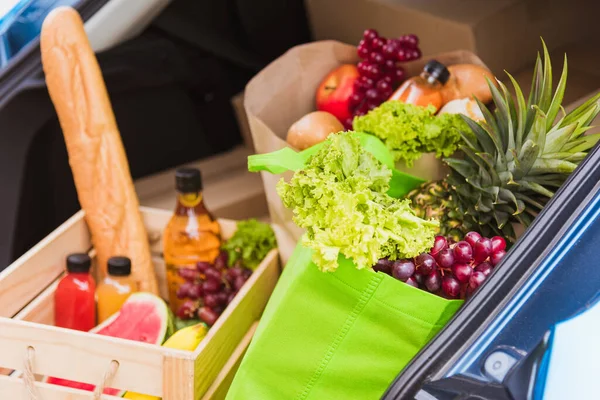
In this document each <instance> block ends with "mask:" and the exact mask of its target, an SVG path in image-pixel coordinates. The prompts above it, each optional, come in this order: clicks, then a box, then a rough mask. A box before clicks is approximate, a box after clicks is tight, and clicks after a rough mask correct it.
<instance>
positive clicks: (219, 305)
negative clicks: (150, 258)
mask: <svg viewBox="0 0 600 400" xmlns="http://www.w3.org/2000/svg"><path fill="white" fill-rule="evenodd" d="M227 261H228V259H227V253H226V252H224V251H222V252H221V253H219V255H218V256H217V258H216V259H215V261H214V263H212V264H211V263H209V262H204V261H200V262H198V263H197V264H196V268H180V269H179V270H178V273H179V276H181V277H182V278H183V279H184V280H185V281H184V282H183V283H182V284H181V285H180V286H179V288H178V290H177V297H178V298H179V299H187V300H186V301H185V302H184V303H183V304H182V305H181V307H179V310H178V311H177V316H178V317H179V318H181V319H192V318H194V317H196V316H197V317H198V318H200V319H201V320H202V321H204V322H205V323H206V324H207V325H209V326H212V325H214V323H215V322H216V321H217V319H218V318H219V316H220V315H221V314H222V313H223V310H225V307H227V305H229V303H231V302H232V301H233V299H234V297H235V295H236V294H237V293H238V291H239V290H240V289H241V288H242V286H244V283H246V281H247V280H248V278H250V275H252V270H251V269H249V268H244V267H243V266H242V265H240V264H237V265H234V266H233V267H231V268H229V267H228V266H227Z"/></svg>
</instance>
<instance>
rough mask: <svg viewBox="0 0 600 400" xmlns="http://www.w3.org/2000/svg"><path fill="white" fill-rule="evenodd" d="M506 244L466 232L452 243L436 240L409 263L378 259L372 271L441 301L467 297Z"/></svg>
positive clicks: (496, 239) (503, 251) (502, 253)
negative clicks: (459, 239)
mask: <svg viewBox="0 0 600 400" xmlns="http://www.w3.org/2000/svg"><path fill="white" fill-rule="evenodd" d="M505 249H506V241H505V240H504V239H503V238H502V237H500V236H494V237H493V238H491V239H489V238H486V237H482V236H481V235H480V234H479V233H477V232H469V233H467V234H466V235H465V239H464V240H462V241H460V242H458V243H453V242H452V241H451V240H449V239H447V238H445V237H444V236H436V238H435V242H434V245H433V247H432V249H431V250H430V251H429V253H423V254H420V255H418V256H417V257H415V258H413V259H410V260H409V259H403V260H396V261H391V260H388V259H381V260H379V262H378V263H377V264H376V265H375V266H374V267H373V269H374V270H375V271H381V272H384V273H386V274H389V275H391V276H393V277H394V278H396V279H398V280H401V281H402V282H406V283H407V284H409V285H411V286H414V287H416V288H420V289H423V290H427V291H428V292H431V293H434V294H437V295H440V296H442V297H445V298H450V299H456V298H461V299H464V298H466V297H468V296H470V295H471V294H472V293H473V292H474V291H475V290H476V289H477V288H478V287H479V286H481V284H482V283H483V282H484V281H485V279H486V278H487V276H488V275H489V274H490V273H491V272H492V270H493V268H494V267H495V266H496V265H498V263H500V261H501V260H502V258H503V257H504V255H505V254H506V251H505Z"/></svg>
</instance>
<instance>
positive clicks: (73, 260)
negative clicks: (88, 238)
mask: <svg viewBox="0 0 600 400" xmlns="http://www.w3.org/2000/svg"><path fill="white" fill-rule="evenodd" d="M91 266H92V260H91V259H90V256H88V255H87V254H85V253H75V254H71V255H69V256H68V257H67V271H69V272H73V273H77V272H90V267H91Z"/></svg>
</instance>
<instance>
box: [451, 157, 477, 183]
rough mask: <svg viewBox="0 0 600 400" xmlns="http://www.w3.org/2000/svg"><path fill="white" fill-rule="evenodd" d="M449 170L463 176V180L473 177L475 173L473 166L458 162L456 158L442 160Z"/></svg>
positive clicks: (462, 161) (468, 163)
mask: <svg viewBox="0 0 600 400" xmlns="http://www.w3.org/2000/svg"><path fill="white" fill-rule="evenodd" d="M444 161H445V162H446V163H447V164H448V166H449V167H450V168H452V169H453V170H455V171H456V172H458V173H459V174H461V175H462V176H464V177H465V178H467V177H469V176H473V175H475V174H476V173H477V171H476V170H475V168H473V165H472V164H471V163H470V162H468V161H465V160H458V159H456V158H447V159H445V160H444Z"/></svg>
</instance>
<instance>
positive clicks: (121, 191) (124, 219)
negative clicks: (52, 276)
mask: <svg viewBox="0 0 600 400" xmlns="http://www.w3.org/2000/svg"><path fill="white" fill-rule="evenodd" d="M40 47H41V53H42V65H43V68H44V73H45V75H46V84H47V86H48V92H49V93H50V98H51V100H52V103H53V104H54V108H55V109H56V113H57V115H58V119H59V121H60V126H61V128H62V131H63V135H64V137H65V143H66V146H67V151H68V153H69V164H70V166H71V170H72V172H73V178H74V181H75V186H76V188H77V196H78V198H79V203H80V204H81V207H82V209H83V210H84V211H85V218H86V222H87V224H88V227H89V229H90V232H91V236H92V243H93V245H94V248H95V249H96V254H97V262H98V263H97V265H99V267H100V271H101V273H102V276H105V275H106V268H107V261H108V259H109V258H110V257H112V256H127V257H129V258H130V259H131V264H132V277H133V279H134V280H135V281H136V282H137V283H138V289H139V290H141V291H146V292H151V293H154V294H158V284H157V281H156V276H155V273H154V267H153V264H152V258H151V255H150V246H149V243H148V235H147V232H146V229H145V227H144V224H143V221H142V216H141V214H140V211H139V202H138V198H137V195H136V193H135V189H134V186H133V181H132V178H131V173H130V171H129V165H128V163H127V156H126V154H125V149H124V148H123V143H122V140H121V136H120V134H119V129H118V127H117V123H116V120H115V116H114V114H113V110H112V106H111V104H110V100H109V98H108V93H107V90H106V86H105V84H104V80H103V78H102V74H101V71H100V67H99V65H98V61H97V60H96V56H95V54H94V52H93V50H92V48H91V46H90V42H89V39H88V37H87V35H86V33H85V30H84V26H83V21H82V20H81V17H80V15H79V14H78V13H77V11H75V10H74V9H73V8H71V7H58V8H56V9H54V10H53V11H52V12H51V13H50V14H49V15H48V16H47V17H46V19H45V20H44V23H43V25H42V31H41V35H40Z"/></svg>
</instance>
